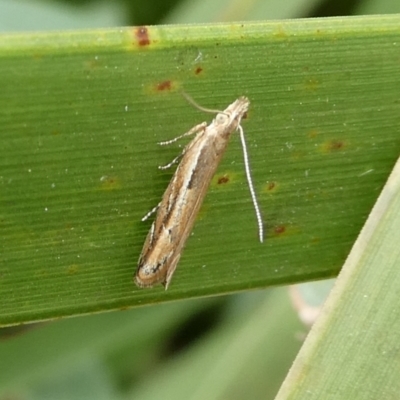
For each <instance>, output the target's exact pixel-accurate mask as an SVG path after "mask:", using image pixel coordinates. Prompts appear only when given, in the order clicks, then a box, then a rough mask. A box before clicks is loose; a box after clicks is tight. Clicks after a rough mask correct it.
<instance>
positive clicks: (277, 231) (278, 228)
mask: <svg viewBox="0 0 400 400" xmlns="http://www.w3.org/2000/svg"><path fill="white" fill-rule="evenodd" d="M285 231H286V228H285V227H284V226H283V225H278V226H275V228H274V232H275V234H276V235H281V234H282V233H285Z"/></svg>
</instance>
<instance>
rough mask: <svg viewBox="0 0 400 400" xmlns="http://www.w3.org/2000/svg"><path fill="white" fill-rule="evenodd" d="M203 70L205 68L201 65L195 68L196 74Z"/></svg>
mask: <svg viewBox="0 0 400 400" xmlns="http://www.w3.org/2000/svg"><path fill="white" fill-rule="evenodd" d="M202 72H203V68H201V67H197V68H196V69H195V70H194V73H195V74H196V75H199V74H200V73H202Z"/></svg>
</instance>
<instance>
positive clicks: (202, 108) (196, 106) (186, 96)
mask: <svg viewBox="0 0 400 400" xmlns="http://www.w3.org/2000/svg"><path fill="white" fill-rule="evenodd" d="M181 95H182V96H183V97H184V98H185V99H186V100H187V101H188V102H189V103H190V104H191V105H192V106H193V107H195V108H197V109H198V110H200V111H204V112H207V113H211V114H220V113H222V114H225V113H224V111H221V110H213V109H212V108H205V107H202V106H201V105H200V104H198V103H196V102H195V101H194V100H193V99H192V98H191V97H190V96H189V95H188V94H187V93H186V92H184V91H182V92H181Z"/></svg>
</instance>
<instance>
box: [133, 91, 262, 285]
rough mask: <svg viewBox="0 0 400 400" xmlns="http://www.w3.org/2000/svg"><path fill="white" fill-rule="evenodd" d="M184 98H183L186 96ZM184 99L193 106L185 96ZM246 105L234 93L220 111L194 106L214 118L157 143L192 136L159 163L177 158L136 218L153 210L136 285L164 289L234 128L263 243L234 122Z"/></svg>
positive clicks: (243, 112)
mask: <svg viewBox="0 0 400 400" xmlns="http://www.w3.org/2000/svg"><path fill="white" fill-rule="evenodd" d="M185 97H187V98H188V96H187V95H186V96H185ZM188 100H189V101H190V102H191V103H193V104H194V105H196V103H194V101H193V100H192V99H191V98H188ZM249 105H250V101H249V99H248V98H247V97H239V98H238V99H237V100H235V101H234V102H233V103H232V104H230V105H229V106H228V107H227V108H226V109H225V110H224V111H218V110H217V111H215V110H208V109H204V108H202V107H200V106H198V105H196V106H197V107H198V108H200V109H201V110H203V111H209V112H217V115H216V117H215V118H214V120H213V121H212V122H211V123H210V124H209V125H208V124H207V122H203V123H201V124H198V125H196V126H194V127H193V128H192V129H190V130H189V131H188V132H186V133H185V134H183V135H181V136H179V137H177V138H175V139H172V140H170V141H167V142H162V143H160V144H161V145H167V144H170V143H173V142H175V141H177V140H179V139H180V138H182V137H185V136H190V135H196V136H195V137H194V139H193V140H192V141H191V142H190V143H189V144H188V145H187V146H186V147H185V149H184V150H183V152H182V154H181V155H180V156H178V157H177V158H175V159H174V160H173V161H172V162H171V163H169V164H168V165H166V166H165V167H160V168H161V169H163V168H168V167H170V166H171V165H172V164H174V163H175V162H176V161H177V160H178V158H179V157H182V159H181V161H180V163H179V165H178V167H177V168H176V171H175V174H174V176H173V177H172V179H171V182H170V183H169V185H168V187H167V190H166V191H165V193H164V195H163V197H162V200H161V202H160V204H159V205H158V206H157V207H155V209H153V210H152V211H151V212H150V213H148V214H147V215H146V216H145V217H144V218H143V219H142V220H145V219H147V217H148V216H149V215H150V214H151V213H152V212H153V211H155V210H157V214H156V217H155V220H154V222H153V224H152V226H151V229H150V232H149V233H148V235H147V238H146V241H145V243H144V246H143V249H142V252H141V254H140V257H139V261H138V267H137V270H136V274H135V278H134V280H135V283H136V285H137V286H139V287H142V288H145V287H151V286H153V285H155V284H157V283H161V284H163V285H164V286H165V289H167V288H168V286H169V284H170V283H171V279H172V275H173V274H174V272H175V269H176V266H177V264H178V262H179V258H180V256H181V252H182V249H183V247H184V245H185V243H186V240H187V238H188V236H189V235H190V233H191V231H192V228H193V224H194V221H195V219H196V216H197V214H198V212H199V209H200V207H201V204H202V203H203V200H204V197H205V195H206V193H207V189H208V187H209V185H210V182H211V180H212V178H213V176H214V173H215V171H216V169H217V167H218V165H219V163H220V161H221V158H222V156H223V154H224V152H225V149H226V147H227V145H228V142H229V138H230V136H231V134H232V133H233V132H235V131H236V130H238V131H239V134H240V138H241V142H242V147H243V154H244V164H245V170H246V175H247V180H248V183H249V188H250V193H251V197H252V200H253V204H254V208H255V212H256V217H257V221H258V228H259V237H260V241H261V242H262V241H263V224H262V220H261V213H260V210H259V207H258V204H257V200H256V196H255V191H254V188H253V184H252V180H251V175H250V167H249V162H248V156H247V149H246V143H245V140H244V133H243V129H242V127H241V125H240V122H241V120H242V118H243V117H244V116H245V115H246V113H247V110H248V109H249Z"/></svg>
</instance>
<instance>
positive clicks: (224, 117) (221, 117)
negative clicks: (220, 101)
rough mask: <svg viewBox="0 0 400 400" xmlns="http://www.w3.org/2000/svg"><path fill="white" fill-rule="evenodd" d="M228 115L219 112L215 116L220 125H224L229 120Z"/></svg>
mask: <svg viewBox="0 0 400 400" xmlns="http://www.w3.org/2000/svg"><path fill="white" fill-rule="evenodd" d="M228 119H229V118H228V116H227V115H226V114H217V116H216V117H215V122H216V123H217V124H219V125H223V124H225V123H226V122H227V121H228Z"/></svg>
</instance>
